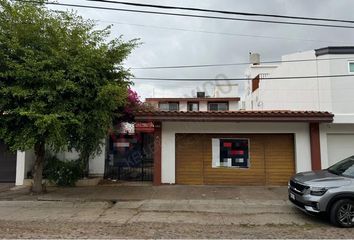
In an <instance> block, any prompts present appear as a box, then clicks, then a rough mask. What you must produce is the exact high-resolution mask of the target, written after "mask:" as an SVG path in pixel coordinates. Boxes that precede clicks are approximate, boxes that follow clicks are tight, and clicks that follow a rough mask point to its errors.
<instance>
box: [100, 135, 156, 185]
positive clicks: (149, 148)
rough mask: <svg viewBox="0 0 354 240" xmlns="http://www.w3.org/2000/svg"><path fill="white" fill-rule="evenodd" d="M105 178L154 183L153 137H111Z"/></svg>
mask: <svg viewBox="0 0 354 240" xmlns="http://www.w3.org/2000/svg"><path fill="white" fill-rule="evenodd" d="M107 153H108V155H107V158H106V164H105V166H106V169H105V178H107V179H114V180H123V181H152V179H153V153H154V151H153V135H152V134H148V133H139V134H135V135H128V134H125V135H120V136H116V135H114V136H112V135H111V136H110V139H109V144H108V149H107Z"/></svg>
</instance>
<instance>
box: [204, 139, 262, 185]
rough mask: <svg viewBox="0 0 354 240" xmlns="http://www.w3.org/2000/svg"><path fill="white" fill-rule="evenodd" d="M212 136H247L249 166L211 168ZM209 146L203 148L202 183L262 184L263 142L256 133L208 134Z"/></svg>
mask: <svg viewBox="0 0 354 240" xmlns="http://www.w3.org/2000/svg"><path fill="white" fill-rule="evenodd" d="M212 138H249V139H250V149H252V150H250V151H251V153H252V154H251V158H252V160H251V167H250V168H247V169H237V168H213V167H212V147H211V142H212V140H211V139H212ZM207 142H208V143H209V144H208V145H209V147H208V148H206V149H205V157H204V183H205V184H211V185H213V184H225V185H228V184H230V185H252V183H254V185H257V184H258V185H263V183H264V177H265V176H264V162H263V158H262V156H263V155H264V148H263V142H262V141H261V137H260V136H257V135H251V134H247V135H209V136H208V137H207Z"/></svg>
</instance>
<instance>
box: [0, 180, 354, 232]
mask: <svg viewBox="0 0 354 240" xmlns="http://www.w3.org/2000/svg"><path fill="white" fill-rule="evenodd" d="M48 190H49V192H48V193H47V194H44V195H40V196H34V195H30V194H28V193H27V194H26V193H22V194H17V195H16V194H15V195H11V199H12V200H11V201H9V199H10V198H9V195H8V196H7V198H8V200H3V201H0V213H1V214H0V229H4V230H5V231H1V232H0V238H18V237H26V238H78V237H81V238H84V237H85V238H86V237H90V238H352V236H353V230H352V229H338V228H335V227H332V226H330V225H329V224H328V223H327V222H326V221H323V220H321V219H319V218H313V217H310V216H307V215H305V214H303V213H302V212H300V211H298V210H297V209H296V208H294V207H293V206H292V205H291V204H290V203H289V202H288V201H287V195H286V188H284V187H276V188H267V187H223V186H217V187H215V186H161V187H153V186H113V187H112V186H110V187H107V186H98V187H84V188H50V189H48ZM11 192H13V191H11ZM1 196H2V197H4V195H2V194H0V197H1ZM3 199H5V198H3Z"/></svg>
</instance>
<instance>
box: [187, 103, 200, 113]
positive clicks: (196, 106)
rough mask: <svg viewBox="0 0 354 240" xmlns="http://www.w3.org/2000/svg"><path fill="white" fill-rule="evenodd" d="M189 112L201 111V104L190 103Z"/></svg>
mask: <svg viewBox="0 0 354 240" xmlns="http://www.w3.org/2000/svg"><path fill="white" fill-rule="evenodd" d="M187 110H188V111H199V104H198V103H188V105H187Z"/></svg>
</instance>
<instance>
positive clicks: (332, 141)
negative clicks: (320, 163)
mask: <svg viewBox="0 0 354 240" xmlns="http://www.w3.org/2000/svg"><path fill="white" fill-rule="evenodd" d="M327 149H328V164H329V165H330V166H331V165H333V164H335V163H337V162H339V161H340V160H343V159H345V158H347V157H349V156H353V155H354V134H328V135H327Z"/></svg>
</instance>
